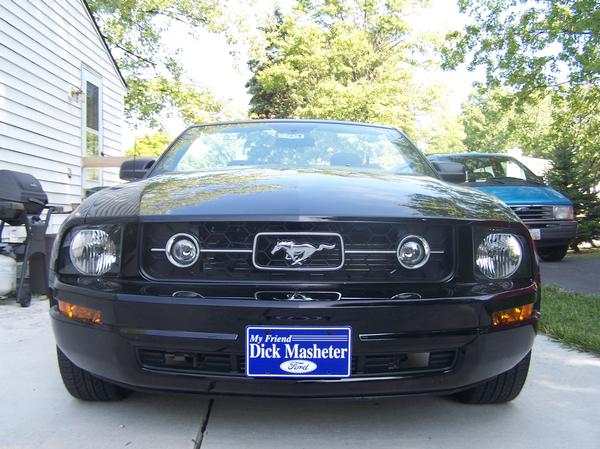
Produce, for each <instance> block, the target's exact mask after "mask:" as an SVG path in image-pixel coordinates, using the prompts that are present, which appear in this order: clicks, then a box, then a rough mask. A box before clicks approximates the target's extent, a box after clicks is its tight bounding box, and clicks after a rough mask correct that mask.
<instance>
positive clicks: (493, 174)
mask: <svg viewBox="0 0 600 449" xmlns="http://www.w3.org/2000/svg"><path fill="white" fill-rule="evenodd" d="M451 160H452V161H453V162H460V163H461V164H463V165H464V166H465V169H466V171H467V182H475V183H482V182H497V183H506V182H533V183H536V184H541V183H542V182H541V181H540V178H538V177H537V176H536V175H535V174H534V173H533V172H532V171H531V170H529V169H528V168H527V167H525V165H523V164H522V163H520V162H519V161H517V160H516V159H513V158H511V157H502V156H489V157H488V156H477V157H470V158H469V157H457V158H451Z"/></svg>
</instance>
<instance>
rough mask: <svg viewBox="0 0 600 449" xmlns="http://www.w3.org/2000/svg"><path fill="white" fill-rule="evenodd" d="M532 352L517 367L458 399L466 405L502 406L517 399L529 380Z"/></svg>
mask: <svg viewBox="0 0 600 449" xmlns="http://www.w3.org/2000/svg"><path fill="white" fill-rule="evenodd" d="M530 360H531V351H529V353H528V354H527V355H526V356H525V358H524V359H523V360H521V361H520V362H519V363H518V364H517V366H515V367H514V368H512V369H509V370H508V371H506V372H504V373H502V374H499V375H498V376H496V377H494V378H493V379H490V380H488V381H487V382H484V383H482V384H480V385H477V386H476V387H473V388H470V389H468V390H465V391H461V392H460V393H457V394H456V395H455V397H456V399H458V400H459V401H460V402H464V403H466V404H502V403H504V402H509V401H512V400H513V399H514V398H516V397H517V396H518V395H519V393H520V392H521V389H522V388H523V385H525V380H526V379H527V372H528V371H529V362H530Z"/></svg>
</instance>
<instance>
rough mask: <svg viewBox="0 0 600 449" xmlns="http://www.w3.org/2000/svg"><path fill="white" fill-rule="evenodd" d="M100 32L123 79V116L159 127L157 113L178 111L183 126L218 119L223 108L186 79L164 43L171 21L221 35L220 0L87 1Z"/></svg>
mask: <svg viewBox="0 0 600 449" xmlns="http://www.w3.org/2000/svg"><path fill="white" fill-rule="evenodd" d="M88 4H89V6H90V8H91V10H92V12H93V14H94V18H95V19H96V21H97V23H98V25H99V26H100V29H101V30H102V33H103V35H104V37H105V39H106V40H107V42H108V44H109V46H110V47H111V49H112V51H113V54H114V56H115V57H116V60H117V63H118V65H119V67H120V68H121V71H122V73H123V74H124V77H125V79H126V81H127V84H128V87H129V90H128V92H127V95H126V96H125V115H126V117H127V118H128V119H130V120H139V121H143V122H146V124H147V125H149V126H150V127H156V126H158V125H159V120H160V118H161V114H162V113H163V112H164V111H168V110H169V108H173V109H176V110H177V111H178V112H179V114H180V115H181V117H182V119H183V120H184V121H185V122H186V123H192V122H201V121H205V120H209V119H215V118H219V116H220V113H221V110H222V105H221V104H220V103H219V102H218V101H217V100H215V98H214V97H213V96H212V94H211V93H210V92H209V91H208V90H206V89H203V88H201V87H199V86H197V85H195V84H194V83H192V82H190V81H188V80H186V78H185V77H184V73H183V69H182V67H181V65H180V63H179V62H178V60H177V58H176V54H177V52H176V51H173V50H171V49H169V48H166V46H165V45H164V42H163V40H162V33H164V32H165V31H166V30H167V29H168V28H169V26H171V24H173V23H183V24H185V25H186V26H187V27H188V29H189V30H190V32H191V33H192V34H193V33H194V32H195V31H197V30H198V29H201V28H202V29H208V30H211V31H222V30H223V25H222V23H221V20H222V18H223V13H222V10H223V9H222V5H221V2H219V1H218V0H196V1H189V0H88Z"/></svg>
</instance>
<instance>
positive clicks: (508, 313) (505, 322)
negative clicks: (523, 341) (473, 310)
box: [492, 304, 533, 327]
mask: <svg viewBox="0 0 600 449" xmlns="http://www.w3.org/2000/svg"><path fill="white" fill-rule="evenodd" d="M532 316H533V304H527V305H525V306H519V307H513V308H512V309H506V310H500V311H498V312H494V313H493V314H492V325H493V326H494V327H499V326H510V325H512V324H519V323H521V322H523V321H527V320H530V319H531V317H532Z"/></svg>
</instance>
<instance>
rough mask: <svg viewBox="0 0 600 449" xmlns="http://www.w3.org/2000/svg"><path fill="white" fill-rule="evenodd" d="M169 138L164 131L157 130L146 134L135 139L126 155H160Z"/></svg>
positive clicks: (169, 140)
mask: <svg viewBox="0 0 600 449" xmlns="http://www.w3.org/2000/svg"><path fill="white" fill-rule="evenodd" d="M171 140H172V139H171V138H170V137H169V135H168V134H167V133H165V132H162V131H158V132H155V133H153V134H146V135H144V136H142V137H139V138H137V139H136V140H135V143H134V145H133V147H131V148H129V149H128V150H127V151H126V152H125V155H126V156H160V155H161V154H162V153H163V151H165V149H166V148H167V145H168V144H169V143H170V142H171Z"/></svg>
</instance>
